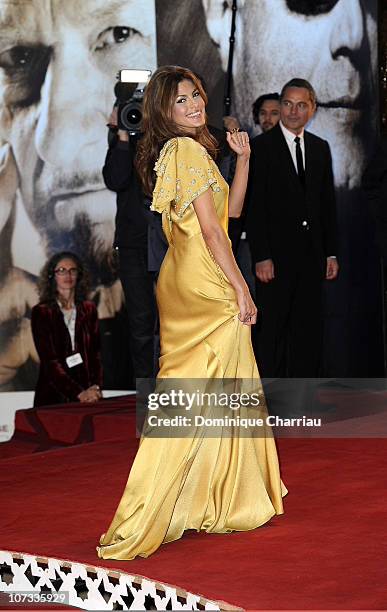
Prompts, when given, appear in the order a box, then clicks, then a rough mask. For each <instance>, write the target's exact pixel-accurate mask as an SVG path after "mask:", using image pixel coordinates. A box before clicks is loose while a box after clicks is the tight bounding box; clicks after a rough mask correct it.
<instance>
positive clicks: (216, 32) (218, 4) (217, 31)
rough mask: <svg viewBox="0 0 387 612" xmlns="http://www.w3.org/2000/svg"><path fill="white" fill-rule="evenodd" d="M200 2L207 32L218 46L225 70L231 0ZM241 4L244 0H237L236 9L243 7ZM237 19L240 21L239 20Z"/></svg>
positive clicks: (229, 30)
mask: <svg viewBox="0 0 387 612" xmlns="http://www.w3.org/2000/svg"><path fill="white" fill-rule="evenodd" d="M202 3H203V10H204V14H205V17H206V23H207V30H208V33H209V35H210V36H211V38H212V40H213V41H214V43H215V44H216V46H217V47H219V53H220V57H221V60H222V68H223V70H224V71H225V70H226V69H227V62H228V53H229V45H230V40H229V39H230V32H231V19H232V11H231V6H232V0H202ZM243 5H244V0H239V1H238V9H241V8H243ZM237 14H238V13H237ZM238 21H239V23H240V20H238ZM236 35H240V32H238V31H237V32H236Z"/></svg>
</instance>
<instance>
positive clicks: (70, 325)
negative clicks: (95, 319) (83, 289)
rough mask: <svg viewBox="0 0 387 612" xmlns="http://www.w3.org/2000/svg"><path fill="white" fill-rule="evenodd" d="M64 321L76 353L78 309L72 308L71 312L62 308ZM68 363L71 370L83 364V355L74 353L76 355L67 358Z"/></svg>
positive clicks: (72, 347)
mask: <svg viewBox="0 0 387 612" xmlns="http://www.w3.org/2000/svg"><path fill="white" fill-rule="evenodd" d="M61 311H62V314H63V319H64V322H65V325H66V327H67V330H68V332H69V335H70V339H71V349H72V350H73V351H74V349H75V321H76V318H77V309H76V307H75V306H73V307H72V309H71V310H70V312H68V311H66V310H64V309H63V308H61ZM66 363H67V366H68V367H69V368H73V367H74V366H77V365H79V364H80V363H83V359H82V355H81V354H80V353H74V355H69V356H68V357H66Z"/></svg>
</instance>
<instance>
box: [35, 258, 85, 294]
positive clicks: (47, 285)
mask: <svg viewBox="0 0 387 612" xmlns="http://www.w3.org/2000/svg"><path fill="white" fill-rule="evenodd" d="M62 259H71V261H73V262H74V266H75V267H76V268H77V269H78V275H77V284H76V286H75V295H74V301H75V303H76V304H78V303H79V302H83V300H87V298H88V294H89V291H90V284H89V274H88V272H87V270H86V268H85V266H84V264H83V263H82V261H81V260H80V259H79V257H78V255H76V254H75V253H72V252H71V251H61V252H60V253H56V254H55V255H53V256H52V257H50V259H49V260H48V261H47V262H46V263H45V265H44V266H43V268H42V271H41V272H40V275H39V279H38V293H39V302H40V303H43V304H55V302H56V301H57V299H58V292H57V288H56V280H55V269H56V267H57V265H58V263H59V262H60V261H61V260H62Z"/></svg>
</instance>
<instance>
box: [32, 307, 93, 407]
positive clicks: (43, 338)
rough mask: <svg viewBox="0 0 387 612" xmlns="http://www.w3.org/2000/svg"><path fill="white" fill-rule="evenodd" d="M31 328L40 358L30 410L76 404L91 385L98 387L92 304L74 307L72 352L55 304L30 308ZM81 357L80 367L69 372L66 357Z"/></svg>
mask: <svg viewBox="0 0 387 612" xmlns="http://www.w3.org/2000/svg"><path fill="white" fill-rule="evenodd" d="M31 327H32V335H33V338H34V342H35V346H36V350H37V351H38V354H39V358H40V370H39V378H38V382H37V385H36V389H35V398H34V406H46V405H50V404H61V403H65V402H76V401H77V400H78V397H77V396H78V395H79V393H81V391H84V390H85V389H87V388H88V387H90V386H91V385H100V386H101V385H102V366H101V357H100V338H99V329H98V314H97V309H96V307H95V305H94V304H93V302H89V301H84V302H80V303H78V304H77V317H76V320H75V349H74V351H73V350H72V347H71V338H70V334H69V332H68V330H67V327H66V325H65V322H64V319H63V314H62V312H61V310H60V308H59V306H58V304H56V303H53V304H44V303H40V304H37V305H36V306H34V307H33V309H32V313H31ZM73 353H80V354H81V355H82V359H83V363H81V364H79V365H76V366H74V367H72V368H69V367H68V365H67V363H66V357H68V356H69V355H72V354H73Z"/></svg>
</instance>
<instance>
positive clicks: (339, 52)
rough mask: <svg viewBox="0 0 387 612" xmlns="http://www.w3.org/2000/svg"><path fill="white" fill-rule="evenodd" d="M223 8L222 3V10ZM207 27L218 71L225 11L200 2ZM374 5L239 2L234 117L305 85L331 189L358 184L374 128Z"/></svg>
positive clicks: (244, 117)
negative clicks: (326, 155)
mask: <svg viewBox="0 0 387 612" xmlns="http://www.w3.org/2000/svg"><path fill="white" fill-rule="evenodd" d="M229 4H230V3H229ZM203 6H204V9H205V12H206V17H207V28H208V31H209V33H210V35H211V37H212V38H213V40H214V41H215V42H216V43H217V44H218V45H219V48H220V53H221V57H222V62H223V68H225V66H226V62H227V57H228V51H229V48H228V45H229V41H228V38H229V32H230V26H231V11H230V10H228V9H227V8H226V9H225V6H224V3H223V2H222V1H221V0H203ZM376 12H377V0H259V2H257V1H256V0H240V2H238V12H237V22H236V28H237V29H236V55H235V61H234V71H233V72H234V91H235V93H234V96H235V110H234V112H235V113H236V114H237V116H238V118H239V119H240V121H241V122H242V123H243V124H246V125H248V124H249V123H251V119H250V108H251V103H252V101H253V100H254V99H255V98H256V97H257V96H259V95H261V94H263V93H265V92H267V91H280V90H281V88H282V86H283V85H284V84H285V83H286V82H287V81H288V80H290V79H291V78H294V77H298V78H304V79H307V80H308V81H310V83H311V84H312V85H313V87H314V88H315V90H316V93H317V100H318V109H317V112H316V114H315V116H314V117H313V120H312V121H311V122H310V124H309V126H308V129H310V130H311V131H313V132H314V133H316V134H318V135H319V136H321V137H322V138H324V139H326V140H328V142H329V144H330V146H331V150H332V156H333V164H334V174H335V182H336V185H337V186H340V187H344V188H349V189H352V188H354V187H356V186H358V185H359V183H360V179H361V175H362V171H363V168H364V165H365V163H366V161H367V159H366V158H367V156H368V154H369V147H370V146H372V144H373V137H374V134H375V132H376V125H377V98H378V95H377V86H376V79H377V19H376V17H377V14H376Z"/></svg>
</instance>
